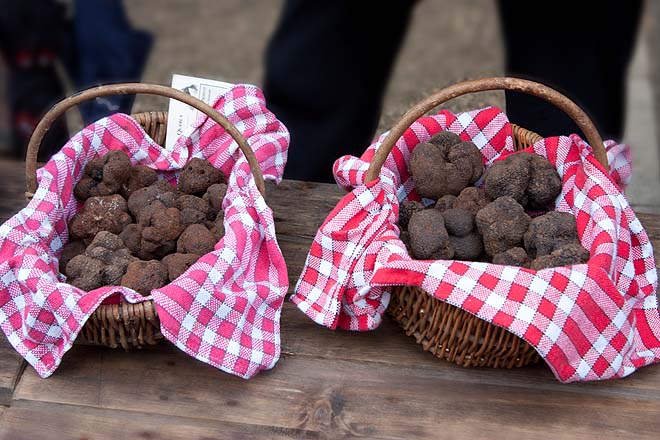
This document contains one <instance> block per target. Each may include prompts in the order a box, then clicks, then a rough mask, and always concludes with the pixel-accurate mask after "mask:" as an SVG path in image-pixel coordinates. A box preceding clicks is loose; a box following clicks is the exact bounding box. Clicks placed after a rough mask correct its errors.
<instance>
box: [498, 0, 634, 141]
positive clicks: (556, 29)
mask: <svg viewBox="0 0 660 440" xmlns="http://www.w3.org/2000/svg"><path fill="white" fill-rule="evenodd" d="M544 5H545V6H543V7H541V6H539V8H538V9H539V10H541V9H542V11H540V13H537V14H536V15H531V16H530V15H529V12H530V11H529V9H528V8H522V7H520V2H516V1H513V0H499V7H500V14H501V18H502V25H503V26H502V27H503V33H504V40H505V46H506V73H507V75H511V76H517V77H522V78H528V79H532V80H536V81H539V82H542V83H544V84H547V85H549V86H551V87H553V88H556V89H557V90H559V91H560V92H562V93H564V94H566V95H567V96H568V97H569V98H571V99H573V100H574V101H575V102H576V103H577V104H578V105H580V106H581V107H582V108H583V109H584V110H585V111H586V112H587V113H588V114H589V116H591V117H592V118H593V120H594V122H595V123H596V126H597V127H598V129H599V130H600V131H601V133H602V135H603V136H604V137H605V138H606V139H609V138H613V139H619V140H620V139H621V137H622V135H623V123H624V105H625V82H626V73H627V68H628V64H629V62H630V58H631V56H632V51H633V49H634V43H635V41H636V36H637V28H638V23H639V17H640V12H641V8H642V1H641V0H630V1H625V2H621V1H614V0H604V1H602V2H600V3H599V5H598V7H597V8H594V7H593V6H592V5H591V4H590V3H588V2H586V3H584V4H583V3H582V2H575V1H572V2H568V1H566V0H558V1H555V2H550V3H547V5H546V4H544ZM541 12H542V13H541ZM506 101H507V114H508V115H509V118H510V119H511V121H512V122H515V123H517V124H519V125H522V126H523V127H525V128H528V129H530V130H533V131H536V132H538V133H539V134H541V135H543V136H550V135H558V134H570V133H579V130H578V128H577V127H576V126H575V124H573V123H572V121H570V120H569V119H568V117H566V116H565V115H564V114H563V113H562V112H560V111H559V110H557V109H555V108H554V107H552V106H551V105H550V104H546V103H545V102H543V101H541V100H539V99H537V98H532V97H529V96H526V95H522V94H519V93H514V92H507V94H506Z"/></svg>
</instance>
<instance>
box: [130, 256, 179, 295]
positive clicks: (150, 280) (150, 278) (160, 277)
mask: <svg viewBox="0 0 660 440" xmlns="http://www.w3.org/2000/svg"><path fill="white" fill-rule="evenodd" d="M167 281H168V274H167V267H166V266H165V265H164V264H163V263H161V262H160V261H158V260H150V261H139V260H138V261H134V262H132V263H131V264H129V265H128V268H127V270H126V274H125V275H124V276H123V277H122V279H121V285H122V286H124V287H128V288H130V289H133V290H135V291H136V292H138V293H139V294H140V295H142V296H149V295H150V294H151V291H152V290H153V289H158V288H159V287H163V286H164V285H165V284H167Z"/></svg>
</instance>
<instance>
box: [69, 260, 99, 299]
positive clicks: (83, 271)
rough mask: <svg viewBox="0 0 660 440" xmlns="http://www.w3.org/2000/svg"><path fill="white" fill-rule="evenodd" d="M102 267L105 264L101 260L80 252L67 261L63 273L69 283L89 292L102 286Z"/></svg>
mask: <svg viewBox="0 0 660 440" xmlns="http://www.w3.org/2000/svg"><path fill="white" fill-rule="evenodd" d="M104 268H105V265H104V264H103V263H102V262H101V261H99V260H95V259H94V258H89V257H88V256H86V255H84V254H81V255H77V256H75V257H73V258H72V259H71V261H69V263H68V264H67V265H66V269H65V271H64V274H65V275H66V277H67V282H68V283H69V284H71V285H72V286H76V287H77V288H79V289H82V290H84V291H86V292H89V291H90V290H94V289H98V288H99V287H102V286H103V269H104Z"/></svg>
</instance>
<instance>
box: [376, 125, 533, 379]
mask: <svg viewBox="0 0 660 440" xmlns="http://www.w3.org/2000/svg"><path fill="white" fill-rule="evenodd" d="M511 131H512V135H513V139H514V148H515V150H516V151H519V150H524V149H525V148H528V147H530V146H531V145H532V144H534V143H535V142H536V141H538V140H540V139H541V136H540V135H538V134H536V133H534V132H533V131H530V130H527V129H525V128H522V127H520V126H518V125H516V124H511ZM387 311H388V313H389V314H390V316H392V318H393V319H394V321H396V322H397V324H399V325H400V326H401V328H403V330H404V331H405V332H406V335H408V336H412V337H414V338H415V341H417V343H418V344H420V345H421V346H422V348H423V349H424V350H426V351H428V352H430V353H432V354H433V355H435V356H437V357H438V358H440V359H444V360H446V361H449V362H453V363H456V364H458V365H461V366H464V367H493V368H513V367H524V366H525V365H530V364H535V363H537V362H539V361H540V360H541V357H540V356H539V354H538V352H537V351H536V350H535V349H534V347H532V346H530V345H529V344H528V343H527V342H525V341H524V340H522V339H521V338H519V337H518V336H516V335H514V334H513V333H511V332H509V331H507V330H505V329H503V328H502V327H498V326H496V325H493V324H491V323H489V322H486V321H484V320H483V319H480V318H477V317H476V316H474V315H473V314H471V313H468V312H466V311H465V310H463V309H460V308H458V307H455V306H453V305H451V304H448V303H446V302H443V301H440V300H439V299H436V298H434V297H433V296H432V295H429V294H428V293H427V292H426V291H424V290H423V289H420V288H419V287H413V286H395V287H393V288H392V299H391V302H390V305H389V307H388V309H387Z"/></svg>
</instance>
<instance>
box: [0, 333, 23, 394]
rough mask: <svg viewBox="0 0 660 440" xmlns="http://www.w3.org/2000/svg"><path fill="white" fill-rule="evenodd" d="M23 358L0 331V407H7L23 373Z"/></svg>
mask: <svg viewBox="0 0 660 440" xmlns="http://www.w3.org/2000/svg"><path fill="white" fill-rule="evenodd" d="M23 368H24V365H23V358H22V357H21V356H20V355H19V354H18V353H17V352H16V350H14V348H13V347H12V346H11V345H10V344H9V342H8V341H7V339H6V338H5V335H4V333H3V332H2V331H0V405H9V404H10V402H11V397H12V394H13V393H14V388H15V387H16V383H17V382H18V378H19V377H20V375H21V373H22V371H23Z"/></svg>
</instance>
